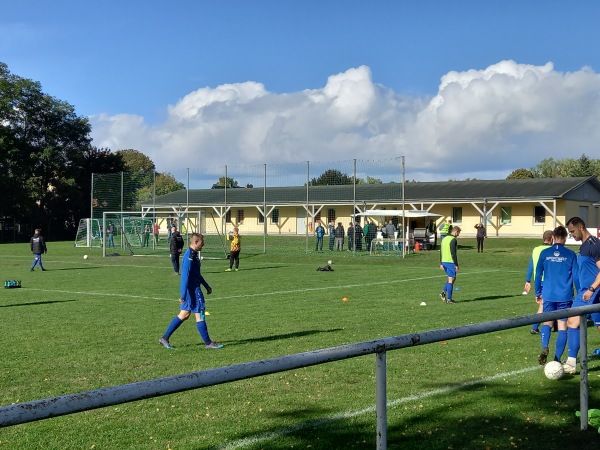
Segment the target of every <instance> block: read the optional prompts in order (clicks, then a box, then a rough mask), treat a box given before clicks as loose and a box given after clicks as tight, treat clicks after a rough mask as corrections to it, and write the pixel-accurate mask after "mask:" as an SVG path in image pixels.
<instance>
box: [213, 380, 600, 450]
mask: <svg viewBox="0 0 600 450" xmlns="http://www.w3.org/2000/svg"><path fill="white" fill-rule="evenodd" d="M528 376H539V374H538V375H535V374H530V375H528ZM455 385H456V383H450V384H444V383H436V384H430V385H428V386H423V388H424V389H425V391H428V392H435V391H437V390H445V389H447V388H449V387H450V388H451V387H453V386H455ZM373 389H375V386H373ZM436 397H437V399H438V400H439V401H438V402H437V403H433V402H429V403H428V406H425V407H423V405H422V404H421V401H420V400H419V399H418V398H413V399H406V401H399V400H402V399H388V401H392V402H393V401H394V400H396V402H397V405H396V406H392V407H388V409H387V448H388V449H398V450H400V449H411V450H438V449H439V450H447V449H467V450H469V449H473V450H475V449H477V450H481V449H503V448H521V449H534V450H535V449H540V450H550V449H557V450H558V449H560V450H564V449H580V450H592V449H597V448H599V442H600V437H599V436H598V432H597V430H596V429H594V428H593V427H589V426H588V429H587V430H584V431H582V430H580V422H579V418H577V417H576V416H575V411H577V410H578V409H579V390H578V383H577V382H573V381H569V380H568V379H565V380H561V381H559V382H556V381H549V380H546V379H545V378H543V377H540V384H539V386H538V388H537V389H536V390H534V391H529V390H527V391H522V390H521V389H520V384H519V383H518V382H514V383H508V384H507V382H506V380H504V381H488V382H482V383H481V384H477V385H466V386H462V387H461V386H460V385H459V386H457V387H456V389H452V392H448V393H447V394H440V395H436ZM599 400H600V399H598V398H596V399H595V402H596V403H597V402H598V401H599ZM482 405H484V406H483V407H482ZM593 405H594V398H590V406H591V407H593ZM272 417H274V418H275V419H277V418H278V417H281V418H282V419H283V420H282V423H287V419H288V418H290V417H293V418H296V419H297V418H301V419H300V420H296V421H294V422H293V425H288V426H285V425H282V426H280V427H270V428H266V427H265V428H263V429H259V430H254V431H253V432H252V433H240V434H239V435H237V436H234V437H232V438H230V440H229V441H230V443H235V442H237V441H242V442H243V441H246V443H245V445H244V448H248V449H266V448H268V449H271V450H275V449H288V448H292V447H293V448H311V450H321V449H323V450H325V449H327V450H328V449H372V448H375V447H376V417H375V413H374V410H370V409H367V408H360V407H358V408H356V410H355V411H346V412H339V411H328V410H327V409H326V408H314V407H311V408H302V407H293V406H291V405H289V407H286V406H282V411H281V412H278V413H274V414H272ZM249 443H250V444H249ZM248 444H249V445H248ZM217 448H222V447H217ZM234 448H235V447H234Z"/></svg>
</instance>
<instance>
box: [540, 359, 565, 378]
mask: <svg viewBox="0 0 600 450" xmlns="http://www.w3.org/2000/svg"><path fill="white" fill-rule="evenodd" d="M564 374H565V370H564V369H563V366H562V364H561V363H560V362H559V361H550V362H549V363H547V364H546V365H545V366H544V375H546V378H548V379H549V380H560V379H561V378H562V377H563V375H564Z"/></svg>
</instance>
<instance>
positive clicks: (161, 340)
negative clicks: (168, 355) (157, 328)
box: [158, 338, 173, 350]
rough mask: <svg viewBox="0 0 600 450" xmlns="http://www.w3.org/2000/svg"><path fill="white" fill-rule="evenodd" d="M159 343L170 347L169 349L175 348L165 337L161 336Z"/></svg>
mask: <svg viewBox="0 0 600 450" xmlns="http://www.w3.org/2000/svg"><path fill="white" fill-rule="evenodd" d="M158 343H159V344H160V345H162V346H163V347H164V348H168V349H169V350H172V349H173V346H172V345H171V344H170V343H169V341H168V340H166V339H165V338H160V339H159V340H158Z"/></svg>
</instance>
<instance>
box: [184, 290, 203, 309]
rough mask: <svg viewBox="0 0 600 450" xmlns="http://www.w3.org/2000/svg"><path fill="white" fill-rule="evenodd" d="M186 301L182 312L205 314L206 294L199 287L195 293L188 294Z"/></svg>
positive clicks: (188, 292)
mask: <svg viewBox="0 0 600 450" xmlns="http://www.w3.org/2000/svg"><path fill="white" fill-rule="evenodd" d="M185 297H186V298H185V299H184V300H185V301H184V302H183V303H182V304H181V305H180V307H179V309H180V310H181V311H191V312H193V313H203V312H204V308H205V307H204V294H203V293H202V289H200V288H199V287H197V288H196V289H195V290H194V291H193V292H190V291H189V290H188V291H187V292H186V296H185Z"/></svg>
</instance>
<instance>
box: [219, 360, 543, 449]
mask: <svg viewBox="0 0 600 450" xmlns="http://www.w3.org/2000/svg"><path fill="white" fill-rule="evenodd" d="M539 368H540V367H539V366H534V367H527V368H525V369H519V370H514V371H512V372H507V373H499V374H497V375H493V376H491V377H487V378H482V379H481V380H473V381H468V382H466V383H461V384H457V385H454V386H448V387H446V388H440V389H434V390H432V391H426V392H422V393H420V394H414V395H409V396H408V397H402V398H397V399H395V400H390V401H388V402H387V407H388V408H393V407H394V406H397V405H400V404H402V403H408V402H413V401H419V400H422V399H425V398H429V397H433V396H434V395H443V394H448V393H450V392H454V391H458V390H460V389H463V388H466V387H470V386H476V385H479V384H484V383H487V382H490V381H494V380H498V379H502V378H508V377H514V376H517V375H522V374H524V373H527V372H533V371H534V370H539ZM375 411H376V406H375V405H372V406H369V407H367V408H364V409H360V410H354V411H346V412H344V413H339V414H334V415H332V416H328V417H324V418H323V419H319V420H312V421H310V422H304V423H300V424H298V425H294V426H291V427H287V428H282V429H281V430H279V431H273V432H269V433H263V434H260V435H258V436H254V437H248V438H244V439H240V440H238V441H234V442H230V443H228V444H227V445H225V446H222V447H220V448H221V449H222V450H234V449H238V448H243V447H246V446H249V445H254V444H260V443H262V442H265V441H271V440H274V439H277V438H280V437H281V436H285V435H288V434H291V433H295V432H297V431H302V430H305V429H309V428H317V427H320V426H322V425H328V424H330V423H332V422H338V421H342V420H348V419H351V418H353V417H358V416H362V415H365V414H372V413H374V412H375Z"/></svg>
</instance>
